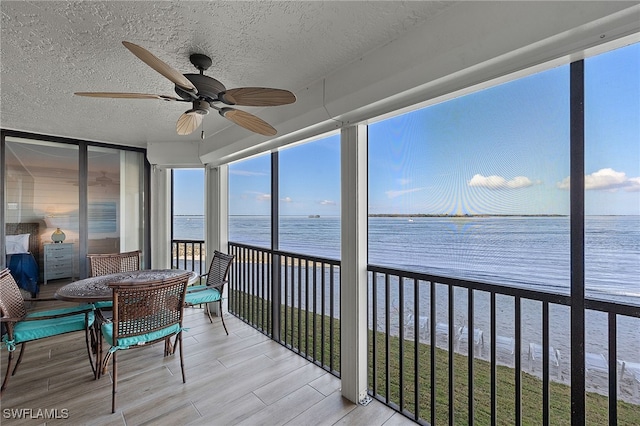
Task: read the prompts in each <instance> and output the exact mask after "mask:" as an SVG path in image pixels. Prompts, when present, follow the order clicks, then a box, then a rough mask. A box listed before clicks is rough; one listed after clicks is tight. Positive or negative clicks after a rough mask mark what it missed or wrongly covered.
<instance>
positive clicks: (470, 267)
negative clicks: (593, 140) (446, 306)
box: [369, 66, 570, 293]
mask: <svg viewBox="0 0 640 426" xmlns="http://www.w3.org/2000/svg"><path fill="white" fill-rule="evenodd" d="M568 83H569V72H568V67H567V66H564V67H560V68H555V69H551V70H548V71H545V72H542V73H539V74H534V75H531V76H528V77H526V78H521V79H518V80H515V81H512V82H509V83H505V84H502V85H499V86H495V87H492V88H489V89H486V90H482V91H479V92H476V93H473V94H470V95H466V96H462V97H459V98H456V99H453V100H449V101H446V102H443V103H440V104H436V105H433V106H430V107H427V108H424V109H421V110H417V111H414V112H411V113H407V114H404V115H401V116H398V117H394V118H391V119H388V120H384V121H380V122H378V123H375V124H372V125H370V126H369V213H370V215H372V216H374V217H370V221H369V262H370V263H373V264H382V265H391V266H396V267H403V268H405V269H411V270H417V271H420V272H429V273H433V274H436V275H444V276H452V277H457V278H468V279H472V280H478V281H485V282H490V283H496V284H507V285H513V286H521V287H533V288H536V289H541V290H553V291H562V292H565V293H568V291H569V275H570V274H569V271H570V269H569V253H570V250H569V245H570V238H569V217H568V214H569V192H568V191H567V190H564V189H562V188H560V187H559V185H560V184H561V182H562V181H563V179H565V178H566V176H568V175H569V93H568V91H569V84H568Z"/></svg>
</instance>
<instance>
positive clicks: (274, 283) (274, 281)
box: [271, 151, 281, 342]
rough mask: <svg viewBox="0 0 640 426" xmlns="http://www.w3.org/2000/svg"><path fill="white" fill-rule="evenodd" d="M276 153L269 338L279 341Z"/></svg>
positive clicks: (273, 158) (273, 159)
mask: <svg viewBox="0 0 640 426" xmlns="http://www.w3.org/2000/svg"><path fill="white" fill-rule="evenodd" d="M278 169H279V162H278V151H275V152H273V153H272V154H271V250H272V252H271V253H272V255H271V262H272V264H271V336H272V338H273V339H274V340H275V341H276V342H279V341H280V312H281V308H280V287H281V286H280V272H281V271H280V255H278V254H276V253H275V250H278V249H279V248H280V228H279V223H280V217H279V215H280V209H279V207H280V206H279V200H280V196H279V193H280V191H279V181H278V174H279V171H278Z"/></svg>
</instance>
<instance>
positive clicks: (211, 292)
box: [184, 286, 220, 305]
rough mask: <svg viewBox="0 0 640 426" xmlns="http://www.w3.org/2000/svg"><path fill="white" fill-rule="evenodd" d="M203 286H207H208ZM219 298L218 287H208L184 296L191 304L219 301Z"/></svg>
mask: <svg viewBox="0 0 640 426" xmlns="http://www.w3.org/2000/svg"><path fill="white" fill-rule="evenodd" d="M203 287H205V288H206V286H203ZM218 300H220V291H219V290H218V289H217V288H208V289H206V290H202V291H194V292H189V293H187V294H186V295H185V297H184V301H185V302H186V303H188V304H191V305H199V304H201V303H210V302H217V301H218Z"/></svg>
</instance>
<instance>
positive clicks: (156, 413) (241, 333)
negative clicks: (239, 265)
mask: <svg viewBox="0 0 640 426" xmlns="http://www.w3.org/2000/svg"><path fill="white" fill-rule="evenodd" d="M60 285H61V283H60V281H56V282H54V283H52V284H49V285H47V286H42V290H41V296H40V297H49V296H51V295H53V293H54V291H55V289H56V288H57V287H59V286H60ZM63 304H64V302H52V303H46V304H45V303H42V304H41V305H48V306H45V307H47V308H51V306H55V305H63ZM225 322H226V323H227V328H228V329H229V333H230V334H229V336H227V335H226V334H225V333H224V329H223V328H222V324H221V322H220V321H219V320H217V318H214V323H213V324H210V323H209V320H208V318H207V316H206V315H205V314H204V313H203V310H202V309H194V308H189V309H186V311H185V324H184V325H185V327H187V328H188V331H187V332H186V333H185V334H184V351H185V372H186V373H185V374H186V380H187V383H186V384H183V383H182V378H181V374H180V364H179V357H178V356H177V353H176V355H175V356H172V357H167V358H164V357H163V356H162V355H163V354H162V352H163V345H162V344H157V345H154V346H152V347H148V348H143V349H139V350H129V351H122V352H121V353H119V355H118V376H119V378H118V407H117V411H116V413H115V414H111V383H112V382H111V375H110V374H109V375H107V376H103V377H102V378H101V379H100V380H97V381H96V380H93V375H92V373H91V369H90V367H89V362H88V360H87V355H86V349H85V346H84V334H82V333H72V334H69V335H65V336H60V337H57V338H51V339H44V340H42V341H40V342H34V343H31V344H29V345H28V346H27V348H26V349H25V355H24V358H23V360H22V363H21V364H20V368H19V369H18V371H17V373H16V375H15V376H13V377H11V379H10V381H9V387H8V389H7V390H6V391H5V393H4V395H3V398H2V401H1V408H2V410H1V411H2V413H1V416H2V417H1V418H0V423H1V424H2V425H41V424H47V425H56V424H74V425H79V424H90V425H140V424H162V425H164V424H166V425H177V424H181V425H187V424H188V425H251V426H253V425H285V424H286V425H367V426H369V425H371V426H374V425H386V426H391V425H400V424H414V423H413V422H411V421H410V420H409V419H407V418H406V417H404V416H402V415H400V414H398V413H396V412H395V411H393V410H391V409H389V408H388V407H386V406H384V404H381V403H379V402H377V401H372V402H371V403H370V404H369V405H367V406H361V405H357V404H353V403H351V402H349V401H348V400H346V399H344V398H342V396H341V394H340V380H339V379H337V378H336V377H334V376H332V375H331V374H329V373H327V372H325V371H324V370H322V369H321V368H319V367H317V366H315V365H313V364H311V363H309V362H307V361H306V360H304V359H303V358H302V357H300V356H298V355H296V354H294V353H293V352H291V351H289V350H287V349H285V348H284V347H282V346H281V345H279V344H277V343H275V342H273V341H272V340H270V339H268V338H267V337H266V336H264V335H263V334H262V333H259V332H258V331H256V330H254V329H253V328H251V327H249V326H248V325H246V324H245V323H244V322H242V321H240V320H239V319H237V318H235V317H234V316H232V315H229V314H225ZM6 355H7V352H6V350H4V349H3V350H2V374H4V371H5V366H6ZM44 410H48V413H45V412H44ZM51 413H53V414H54V415H55V414H57V417H58V419H45V418H44V416H45V415H46V414H51ZM19 414H21V415H22V416H23V418H22V419H18V418H15V417H17V416H18V415H19ZM24 416H26V417H27V418H24Z"/></svg>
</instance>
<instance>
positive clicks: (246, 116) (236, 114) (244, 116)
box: [218, 108, 277, 136]
mask: <svg viewBox="0 0 640 426" xmlns="http://www.w3.org/2000/svg"><path fill="white" fill-rule="evenodd" d="M218 113H219V114H220V115H221V116H223V117H224V118H226V119H227V120H231V121H233V122H234V123H236V124H237V125H238V126H241V127H244V128H245V129H247V130H251V131H252V132H255V133H259V134H261V135H265V136H274V135H275V134H276V133H277V132H276V129H274V128H273V127H271V125H270V124H269V123H267V122H266V121H264V120H262V119H260V118H258V117H256V116H255V115H253V114H250V113H248V112H246V111H240V110H238V109H234V108H221V109H220V110H219V111H218Z"/></svg>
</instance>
